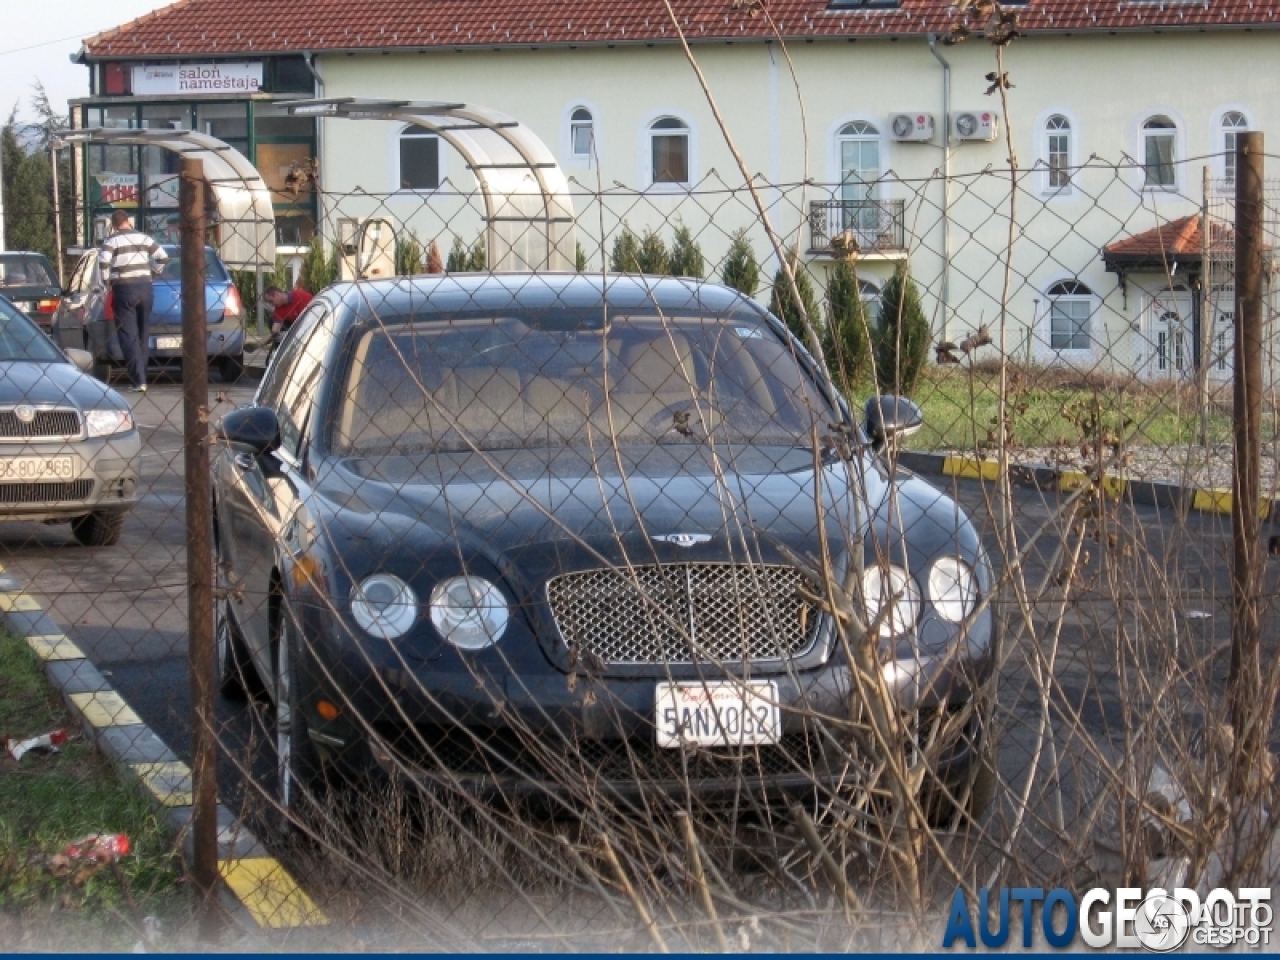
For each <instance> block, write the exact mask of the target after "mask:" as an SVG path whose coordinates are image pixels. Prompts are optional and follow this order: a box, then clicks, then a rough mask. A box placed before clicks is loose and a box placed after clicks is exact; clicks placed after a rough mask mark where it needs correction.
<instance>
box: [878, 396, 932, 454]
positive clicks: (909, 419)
mask: <svg viewBox="0 0 1280 960" xmlns="http://www.w3.org/2000/svg"><path fill="white" fill-rule="evenodd" d="M923 426H924V411H922V410H921V409H920V408H919V407H918V406H916V404H914V403H912V402H911V401H910V400H908V399H907V398H906V397H895V396H884V397H872V398H871V399H869V400H868V401H867V436H868V437H870V438H871V442H872V443H874V444H875V445H876V446H877V447H883V446H885V445H886V444H888V443H891V442H894V441H897V440H899V439H901V438H902V437H909V436H911V434H913V433H915V432H916V431H917V430H919V429H920V428H921V427H923Z"/></svg>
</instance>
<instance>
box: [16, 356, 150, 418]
mask: <svg viewBox="0 0 1280 960" xmlns="http://www.w3.org/2000/svg"><path fill="white" fill-rule="evenodd" d="M17 403H31V404H58V405H63V404H68V403H69V404H70V405H71V406H73V407H78V408H79V409H81V410H92V409H95V408H96V409H116V410H127V409H128V408H129V405H128V404H127V403H125V401H124V398H123V397H122V396H120V394H118V393H116V392H115V391H114V390H112V389H111V388H110V387H108V386H107V385H106V384H105V383H103V382H101V381H100V380H95V379H94V378H93V377H91V376H88V375H87V374H84V373H81V372H80V371H79V370H78V369H76V367H75V365H74V364H71V363H66V362H57V363H32V362H30V361H26V360H5V361H0V405H3V406H11V405H13V404H17Z"/></svg>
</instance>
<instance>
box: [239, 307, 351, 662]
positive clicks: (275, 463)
mask: <svg viewBox="0 0 1280 960" xmlns="http://www.w3.org/2000/svg"><path fill="white" fill-rule="evenodd" d="M331 320H332V314H331V312H330V310H329V305H328V304H327V303H325V302H323V301H317V302H316V303H315V304H313V305H312V306H311V307H310V308H309V309H308V310H307V311H306V312H305V313H304V314H303V315H302V317H301V318H300V319H299V320H298V324H297V326H296V328H295V329H294V330H293V333H292V335H291V336H290V337H289V339H288V341H287V342H286V343H285V345H284V346H283V347H282V348H281V351H280V355H279V356H278V357H277V358H276V360H275V362H274V363H272V365H271V369H270V370H269V371H268V373H267V377H266V379H265V380H264V381H263V384H262V387H261V389H260V390H259V393H258V397H257V399H256V400H255V403H256V404H257V405H258V406H265V407H270V408H271V409H273V410H274V411H275V413H276V416H277V418H278V419H279V421H280V437H281V443H280V448H279V449H278V450H277V451H276V452H275V453H274V454H272V455H269V456H266V457H262V458H258V459H255V458H253V457H250V456H246V455H244V454H238V453H236V452H235V451H229V452H228V454H227V456H228V457H229V461H227V462H224V465H223V466H224V470H225V474H224V477H223V478H222V480H221V481H220V484H219V486H220V489H221V490H222V491H223V492H222V501H221V503H222V505H221V508H220V512H221V513H222V514H223V516H224V518H225V526H224V535H225V536H226V538H227V543H226V549H225V551H224V552H225V554H226V556H225V557H224V563H226V565H227V568H228V569H227V573H228V575H229V577H230V579H231V580H232V582H233V583H235V584H237V585H239V586H240V587H241V589H240V590H239V591H237V592H238V595H239V602H238V603H237V604H236V609H235V612H236V620H237V622H238V623H239V625H240V628H241V631H242V633H243V635H244V638H245V641H246V642H247V644H248V646H249V648H250V650H251V652H252V653H253V656H254V658H255V660H256V661H257V663H258V668H259V670H261V671H262V673H261V676H264V677H269V676H271V675H272V669H273V666H274V665H273V664H272V663H271V649H270V641H271V636H270V631H271V624H270V619H269V615H270V591H271V583H272V573H273V571H275V570H276V569H277V565H278V564H277V560H278V559H279V558H281V557H284V556H286V555H287V554H289V553H291V552H292V548H291V543H292V539H293V538H292V534H291V532H290V531H291V530H292V529H294V528H295V527H296V522H297V520H298V517H297V511H298V508H299V505H300V504H301V503H302V502H303V501H304V500H305V498H306V494H307V492H308V491H307V480H306V477H305V473H304V470H303V467H304V464H303V445H304V443H305V439H306V429H307V426H308V424H309V422H310V417H311V412H312V404H313V399H314V396H315V393H316V387H317V384H318V382H319V379H320V378H321V377H322V376H323V373H324V368H325V365H326V361H327V357H328V352H329V346H330V344H331V342H332V339H333V325H332V322H331Z"/></svg>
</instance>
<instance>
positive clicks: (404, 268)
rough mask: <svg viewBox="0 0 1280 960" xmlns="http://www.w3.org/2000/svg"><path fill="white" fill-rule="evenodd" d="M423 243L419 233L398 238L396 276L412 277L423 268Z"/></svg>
mask: <svg viewBox="0 0 1280 960" xmlns="http://www.w3.org/2000/svg"><path fill="white" fill-rule="evenodd" d="M422 254H423V250H422V244H421V243H420V242H419V241H418V236H417V234H414V233H410V234H409V235H408V236H407V237H397V238H396V276H397V277H411V276H413V275H414V274H415V273H422V270H423V256H422Z"/></svg>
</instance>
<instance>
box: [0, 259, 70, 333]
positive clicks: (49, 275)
mask: <svg viewBox="0 0 1280 960" xmlns="http://www.w3.org/2000/svg"><path fill="white" fill-rule="evenodd" d="M61 296H62V289H61V287H59V286H58V274H57V271H56V270H54V269H53V264H51V263H50V262H49V258H48V257H46V256H45V255H44V254H43V253H20V252H12V253H0V297H4V298H5V299H6V300H8V301H9V302H10V303H12V304H13V305H14V306H15V307H17V308H18V309H19V310H21V311H22V312H23V313H25V314H26V315H27V316H28V317H30V318H31V319H32V320H34V321H35V322H36V323H37V324H39V325H40V328H41V329H42V330H44V331H45V332H46V333H47V332H48V331H49V327H50V325H51V324H52V323H53V315H54V313H56V312H57V309H58V301H59V298H60V297H61Z"/></svg>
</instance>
